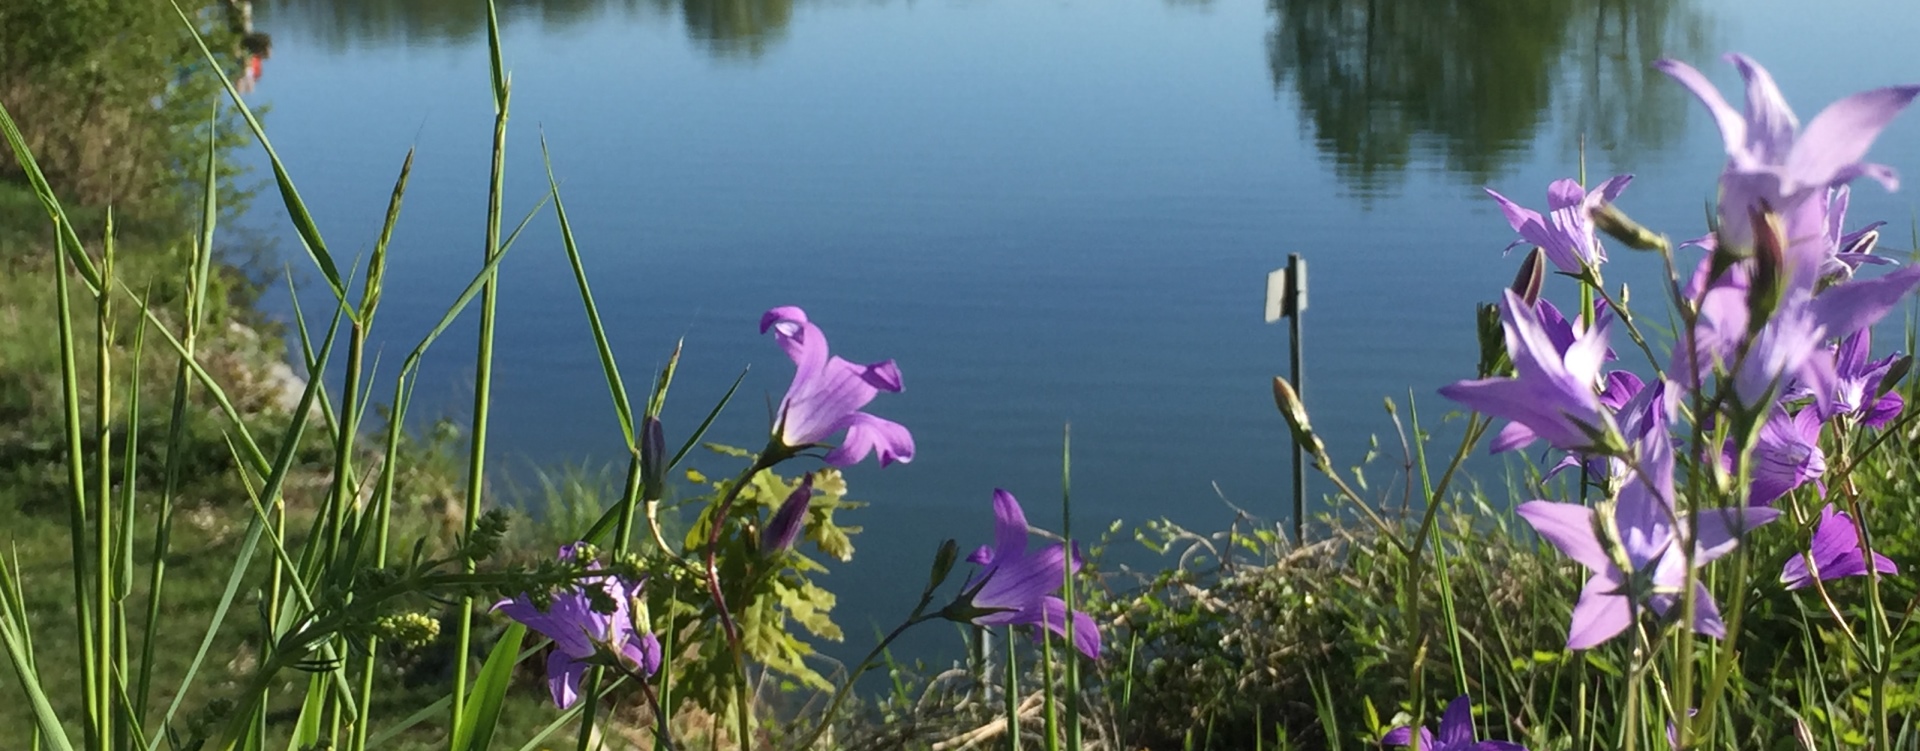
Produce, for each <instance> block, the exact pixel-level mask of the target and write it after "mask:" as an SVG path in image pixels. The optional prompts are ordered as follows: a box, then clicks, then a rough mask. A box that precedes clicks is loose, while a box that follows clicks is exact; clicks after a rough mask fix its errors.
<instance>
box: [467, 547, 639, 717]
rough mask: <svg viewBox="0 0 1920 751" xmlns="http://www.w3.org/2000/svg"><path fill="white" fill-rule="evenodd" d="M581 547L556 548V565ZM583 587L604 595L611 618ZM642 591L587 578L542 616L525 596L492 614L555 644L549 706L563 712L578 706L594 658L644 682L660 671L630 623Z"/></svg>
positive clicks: (557, 596) (614, 580)
mask: <svg viewBox="0 0 1920 751" xmlns="http://www.w3.org/2000/svg"><path fill="white" fill-rule="evenodd" d="M583 546H584V543H574V544H572V545H568V546H565V547H562V548H560V560H562V561H572V560H574V559H575V556H576V555H577V554H578V553H579V552H580V551H581V549H582V548H583ZM586 587H594V588H598V589H599V590H600V591H601V593H603V594H605V595H606V599H608V600H611V601H612V602H613V610H612V612H608V613H600V612H595V610H594V608H593V604H592V603H593V598H591V597H589V596H588V594H587V593H586V591H585V589H584V588H586ZM641 587H642V582H635V581H630V580H627V579H624V578H620V577H614V576H597V577H590V578H587V579H584V580H581V581H580V583H579V584H578V585H577V586H575V587H571V588H568V589H566V590H564V591H560V592H555V593H554V594H553V595H552V596H551V597H550V598H549V600H548V605H547V608H546V609H545V610H542V609H540V607H539V606H538V605H536V604H534V601H533V598H532V597H530V596H528V595H527V594H526V593H521V594H520V595H519V596H518V597H511V598H508V599H505V600H501V601H499V602H497V603H494V605H493V609H494V610H495V611H497V612H500V613H504V614H506V616H507V617H509V618H512V619H514V620H516V621H519V622H521V623H523V624H526V627H527V628H530V629H533V630H534V631H536V632H539V634H540V635H542V636H545V637H547V638H549V639H552V640H553V651H552V652H550V653H548V654H547V688H548V690H549V691H550V692H551V693H552V695H553V703H554V704H556V705H559V707H560V708H561V709H566V708H567V707H571V706H573V703H574V702H576V701H579V699H580V679H581V678H582V677H584V676H585V675H586V674H587V669H588V668H589V667H591V666H592V665H593V663H592V662H589V660H592V659H594V658H596V657H600V656H603V655H605V656H611V657H612V658H614V659H617V660H619V661H620V662H621V663H623V664H624V665H625V667H626V668H627V669H629V670H631V671H634V672H636V673H638V674H640V675H643V676H649V675H653V673H654V671H656V670H658V669H660V642H659V640H658V639H655V638H654V636H653V634H652V633H650V632H648V631H647V630H646V629H645V624H635V623H634V617H633V609H632V605H631V604H630V602H631V601H632V600H635V599H638V598H639V597H640V596H641V595H640V593H641Z"/></svg>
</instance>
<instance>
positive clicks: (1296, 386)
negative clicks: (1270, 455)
mask: <svg viewBox="0 0 1920 751" xmlns="http://www.w3.org/2000/svg"><path fill="white" fill-rule="evenodd" d="M1306 307H1307V262H1306V261H1305V260H1302V259H1301V258H1300V254H1299V253H1290V254H1288V255H1287V333H1288V335H1289V336H1288V348H1287V349H1288V360H1289V363H1288V364H1289V370H1290V372H1291V373H1292V377H1293V390H1294V391H1295V392H1296V393H1299V394H1300V399H1301V400H1302V401H1303V402H1304V401H1305V400H1306V398H1307V397H1306V393H1307V381H1306V373H1304V372H1302V368H1301V362H1300V360H1301V343H1300V311H1302V310H1305V309H1306ZM1306 464H1307V447H1305V446H1302V445H1300V442H1299V441H1294V442H1293V540H1294V542H1297V543H1303V544H1304V543H1305V542H1306V541H1307V536H1306V529H1307V466H1306Z"/></svg>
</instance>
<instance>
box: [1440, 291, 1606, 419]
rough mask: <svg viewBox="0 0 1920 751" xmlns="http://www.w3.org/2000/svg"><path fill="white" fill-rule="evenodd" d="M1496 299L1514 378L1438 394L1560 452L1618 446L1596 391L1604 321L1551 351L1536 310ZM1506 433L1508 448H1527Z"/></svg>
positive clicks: (1463, 384) (1513, 298) (1469, 383)
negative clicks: (1502, 420)
mask: <svg viewBox="0 0 1920 751" xmlns="http://www.w3.org/2000/svg"><path fill="white" fill-rule="evenodd" d="M1504 294H1505V297H1504V298H1502V300H1501V302H1500V323H1501V329H1502V331H1503V333H1504V335H1505V337H1506V345H1507V355H1508V357H1509V358H1511V359H1512V361H1513V366H1514V374H1515V377H1513V378H1503V377H1493V378H1482V379H1478V380H1465V381H1460V382H1457V383H1454V384H1452V385H1449V386H1446V387H1444V388H1442V389H1440V395H1441V396H1444V397H1446V398H1448V399H1452V400H1454V401H1456V402H1459V403H1461V404H1463V405H1466V406H1467V407H1468V408H1470V409H1473V410H1475V411H1478V412H1481V413H1484V414H1488V415H1492V416H1494V417H1504V418H1506V419H1508V420H1512V421H1513V422H1515V423H1519V424H1520V425H1522V426H1524V427H1525V428H1526V429H1527V430H1529V431H1531V432H1532V434H1533V435H1534V436H1535V437H1538V438H1541V439H1543V440H1545V441H1546V442H1547V443H1549V444H1551V445H1552V446H1553V447H1554V448H1558V449H1562V450H1565V451H1588V450H1595V449H1603V448H1605V447H1606V446H1608V445H1611V444H1613V443H1617V436H1618V432H1619V431H1617V430H1616V429H1615V428H1614V427H1613V419H1612V417H1611V416H1609V415H1608V414H1607V412H1606V410H1605V409H1603V408H1602V407H1601V404H1600V397H1599V395H1598V393H1597V392H1596V390H1595V389H1596V388H1597V386H1598V384H1599V381H1600V366H1601V364H1602V363H1603V362H1604V361H1605V359H1606V352H1607V322H1606V321H1605V320H1602V321H1599V322H1598V325H1595V326H1593V327H1591V328H1589V329H1587V330H1586V331H1582V332H1580V333H1579V334H1578V336H1577V338H1575V339H1574V341H1572V342H1571V343H1570V344H1569V346H1567V347H1566V348H1564V349H1561V348H1559V347H1556V346H1555V344H1554V342H1553V339H1552V335H1551V334H1550V333H1549V332H1548V331H1547V329H1546V328H1545V326H1544V325H1543V323H1542V321H1541V316H1540V312H1539V311H1538V310H1537V309H1536V308H1535V306H1532V305H1528V304H1526V303H1525V302H1524V301H1522V300H1521V299H1520V298H1519V296H1517V295H1515V294H1514V293H1513V291H1512V290H1507V291H1506V292H1505V293H1504ZM1515 440H1517V438H1516V437H1515V436H1514V435H1513V434H1508V435H1507V437H1506V441H1505V443H1507V444H1509V445H1507V446H1506V448H1514V447H1517V446H1519V445H1524V443H1525V442H1524V441H1521V442H1519V443H1514V441H1515Z"/></svg>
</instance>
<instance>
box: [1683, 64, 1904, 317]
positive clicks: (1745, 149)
mask: <svg viewBox="0 0 1920 751" xmlns="http://www.w3.org/2000/svg"><path fill="white" fill-rule="evenodd" d="M1727 60H1728V61H1729V62H1731V63H1733V65H1734V67H1735V68H1736V69H1738V70H1739V71H1740V76H1741V78H1743V79H1745V80H1746V84H1747V102H1746V112H1745V113H1741V112H1736V111H1734V109H1733V107H1732V106H1731V105H1729V104H1727V101H1726V99H1725V98H1723V97H1721V95H1720V91H1719V90H1718V89H1716V88H1714V86H1713V84H1712V83H1711V82H1709V81H1707V79H1706V77H1705V76H1703V75H1701V74H1700V71H1698V70H1695V69H1693V67H1692V66H1689V65H1687V64H1686V63H1682V62H1679V61H1676V60H1661V61H1659V62H1656V63H1654V66H1655V67H1656V68H1658V69H1659V70H1661V71H1662V72H1664V73H1666V74H1667V75H1668V76H1671V77H1672V78H1673V79H1674V80H1675V81H1678V82H1679V83H1680V85H1682V86H1685V87H1686V88H1687V90H1688V91H1690V92H1692V93H1693V95H1694V96H1695V97H1697V98H1699V100H1700V102H1701V103H1702V104H1704V105H1706V107H1707V111H1708V112H1709V113H1711V114H1712V115H1713V119H1714V122H1715V123H1716V124H1717V125H1718V126H1719V127H1720V136H1721V139H1722V140H1723V141H1725V143H1726V150H1727V165H1726V169H1725V170H1724V171H1723V172H1722V173H1721V176H1720V201H1719V218H1720V221H1719V231H1720V237H1719V241H1720V244H1721V245H1723V246H1730V247H1728V249H1729V250H1732V251H1734V252H1736V253H1739V254H1741V255H1745V254H1746V252H1747V250H1748V249H1750V248H1752V247H1753V243H1754V236H1753V226H1752V223H1751V222H1750V221H1749V217H1751V216H1752V215H1753V214H1754V213H1755V212H1756V211H1771V212H1773V213H1775V214H1778V215H1779V216H1780V217H1781V219H1782V221H1783V223H1784V225H1785V227H1786V230H1787V233H1786V236H1787V237H1788V238H1791V239H1792V245H1791V246H1790V247H1789V249H1788V258H1789V263H1788V265H1789V267H1791V268H1793V270H1794V273H1793V276H1794V277H1795V278H1796V282H1795V283H1796V284H1800V283H1804V284H1806V285H1808V286H1809V287H1811V285H1812V284H1813V279H1814V276H1815V271H1816V270H1817V269H1818V268H1819V265H1820V264H1821V262H1822V261H1823V260H1824V259H1825V257H1826V256H1827V254H1828V252H1827V251H1826V250H1825V249H1824V248H1823V247H1821V246H1822V245H1823V244H1824V240H1825V236H1826V217H1825V214H1826V211H1827V206H1826V200H1825V199H1826V197H1827V190H1828V189H1829V188H1835V187H1839V186H1842V185H1845V184H1847V183H1849V182H1851V181H1852V180H1853V179H1854V178H1856V177H1870V178H1872V179H1874V180H1876V181H1878V182H1880V184H1881V185H1884V186H1886V188H1887V189H1888V190H1893V189H1895V188H1897V187H1898V186H1899V179H1898V178H1897V177H1896V176H1895V174H1894V171H1893V170H1892V168H1889V167H1886V166H1884V165H1880V164H1874V163H1871V162H1866V161H1862V159H1863V157H1865V156H1866V153H1867V148H1868V147H1869V146H1871V145H1872V144H1873V141H1874V139H1875V138H1876V137H1878V136H1879V135H1880V131H1881V130H1882V129H1884V128H1886V126H1887V123H1889V122H1891V121H1892V120H1893V118H1894V117H1895V116H1896V115H1898V114H1899V113H1900V111H1901V110H1902V109H1904V108H1905V107H1906V106H1907V104H1908V103H1909V102H1911V101H1912V100H1913V98H1914V96H1915V95H1916V94H1920V86H1893V87H1887V88H1881V89H1874V90H1871V91H1865V92H1861V93H1859V94H1854V95H1853V96H1850V97H1847V98H1845V99H1842V100H1840V101H1838V102H1835V103H1833V104H1832V105H1829V106H1828V107H1827V108H1826V109H1825V110H1822V111H1821V112H1820V114H1818V115H1816V116H1814V118H1813V120H1812V121H1811V122H1809V123H1808V124H1807V127H1806V128H1805V129H1804V130H1802V129H1801V128H1800V121H1799V119H1798V118H1797V117H1795V116H1794V114H1793V110H1792V109H1791V108H1789V107H1788V106H1787V102H1786V99H1785V98H1783V97H1782V96H1781V95H1780V89H1779V87H1778V86H1776V85H1775V84H1774V82H1773V77H1772V76H1771V75H1769V74H1768V73H1767V71H1766V69H1765V68H1762V67H1760V64H1759V63H1756V62H1754V61H1753V60H1752V59H1750V58H1748V57H1746V56H1744V55H1738V54H1734V55H1728V56H1727Z"/></svg>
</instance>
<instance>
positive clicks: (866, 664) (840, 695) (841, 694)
mask: <svg viewBox="0 0 1920 751" xmlns="http://www.w3.org/2000/svg"><path fill="white" fill-rule="evenodd" d="M931 601H932V597H931V593H929V594H928V595H927V596H923V597H921V598H920V604H919V605H918V606H916V607H915V608H914V609H913V614H912V615H909V616H907V619H906V620H905V621H901V622H900V625H898V626H895V627H894V628H893V630H892V631H890V632H888V633H887V635H886V637H885V638H882V639H881V640H880V643H879V644H875V645H874V647H873V649H872V650H870V651H868V652H867V656H866V657H864V658H861V660H860V662H858V663H855V664H854V666H853V671H852V672H850V673H848V674H847V680H846V682H844V683H842V684H840V687H839V688H837V689H834V692H833V699H832V700H831V701H828V702H827V711H826V712H823V713H821V715H820V721H819V722H817V723H815V724H814V726H813V730H810V731H808V732H807V734H806V735H805V736H803V737H802V738H801V739H800V743H799V744H797V745H795V746H794V748H796V749H799V751H807V749H811V748H813V744H814V743H815V742H817V741H819V740H820V734H822V733H825V732H826V731H827V727H828V726H830V725H832V724H833V716H834V715H835V714H836V713H838V712H839V711H840V703H841V702H844V701H846V699H847V695H848V694H850V693H852V691H853V684H854V682H855V681H858V680H859V679H860V676H861V675H863V674H865V673H866V672H867V671H869V670H872V669H873V666H874V665H875V661H876V660H879V659H880V655H882V654H885V653H886V651H887V647H888V646H890V645H892V644H893V640H895V639H898V638H900V635H901V634H904V633H906V632H907V629H910V628H913V627H914V626H918V625H920V624H922V623H925V622H927V621H930V620H933V619H935V618H939V617H940V616H939V614H934V615H923V613H925V612H926V610H927V604H928V603H929V602H931ZM1007 633H1009V634H1011V633H1013V630H1012V627H1008V630H1007ZM1007 664H1008V670H1009V671H1011V670H1012V669H1013V668H1012V664H1013V642H1011V641H1009V642H1007ZM1008 680H1009V681H1011V680H1013V675H1012V674H1011V673H1009V674H1008Z"/></svg>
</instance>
